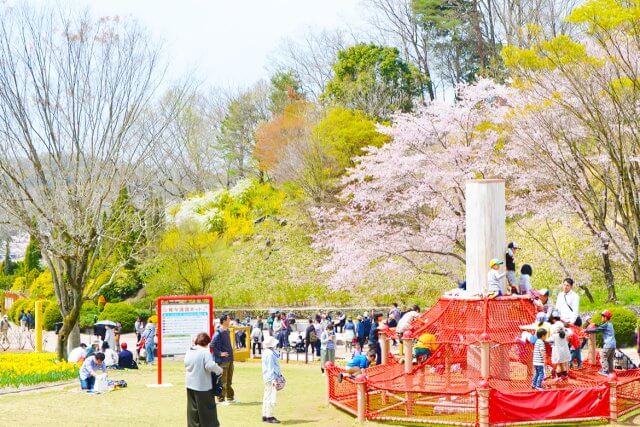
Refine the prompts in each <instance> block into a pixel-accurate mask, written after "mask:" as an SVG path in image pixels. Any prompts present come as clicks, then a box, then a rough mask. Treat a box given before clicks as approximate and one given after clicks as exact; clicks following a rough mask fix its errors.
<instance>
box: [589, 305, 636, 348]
mask: <svg viewBox="0 0 640 427" xmlns="http://www.w3.org/2000/svg"><path fill="white" fill-rule="evenodd" d="M607 309H608V310H609V311H611V314H613V316H612V317H611V323H613V330H614V331H615V333H616V345H617V346H618V347H628V346H633V345H634V344H635V340H634V338H635V337H634V334H635V332H636V325H637V324H638V318H637V316H636V314H635V313H634V312H633V311H631V310H629V309H628V308H624V307H611V308H607ZM603 310H604V309H601V310H598V311H596V312H595V313H594V315H593V317H592V319H591V322H593V323H596V324H600V322H601V319H602V318H601V317H600V313H601V312H602V311H603ZM596 343H597V345H598V347H601V346H602V334H598V336H597V341H596Z"/></svg>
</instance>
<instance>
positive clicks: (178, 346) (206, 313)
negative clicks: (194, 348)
mask: <svg viewBox="0 0 640 427" xmlns="http://www.w3.org/2000/svg"><path fill="white" fill-rule="evenodd" d="M160 307H161V308H160V309H161V311H162V315H161V319H162V320H161V321H162V325H161V328H160V331H161V333H162V354H163V355H165V354H185V353H186V352H187V350H188V349H189V347H191V345H192V344H193V340H194V339H195V337H196V336H197V335H198V334H199V333H200V332H207V333H208V332H209V329H210V328H209V325H210V323H211V312H210V307H209V304H207V303H205V304H203V303H193V304H182V303H172V302H164V303H162V305H161V306H160Z"/></svg>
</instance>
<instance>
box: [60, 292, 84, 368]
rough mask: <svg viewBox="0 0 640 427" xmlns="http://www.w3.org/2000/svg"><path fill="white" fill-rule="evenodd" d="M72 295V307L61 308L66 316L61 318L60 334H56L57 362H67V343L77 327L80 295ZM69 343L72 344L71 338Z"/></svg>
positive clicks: (80, 305) (79, 293)
mask: <svg viewBox="0 0 640 427" xmlns="http://www.w3.org/2000/svg"><path fill="white" fill-rule="evenodd" d="M74 294H75V295H74V298H73V300H72V306H71V307H61V308H62V311H63V312H66V313H67V314H66V315H64V316H63V318H62V328H61V329H60V332H58V344H57V347H56V352H57V354H58V359H59V360H67V355H68V353H67V345H68V344H67V342H69V339H70V337H71V336H72V335H73V334H74V331H73V330H74V329H75V328H77V326H78V317H80V308H81V307H82V293H81V292H74ZM64 303H65V301H62V304H64ZM78 333H79V331H78ZM78 338H79V336H78ZM71 342H73V338H71Z"/></svg>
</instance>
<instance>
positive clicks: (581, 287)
mask: <svg viewBox="0 0 640 427" xmlns="http://www.w3.org/2000/svg"><path fill="white" fill-rule="evenodd" d="M578 287H579V288H580V289H582V290H583V291H584V296H586V297H587V299H588V300H589V302H590V303H593V302H594V299H593V295H591V291H590V290H589V288H588V287H587V285H578Z"/></svg>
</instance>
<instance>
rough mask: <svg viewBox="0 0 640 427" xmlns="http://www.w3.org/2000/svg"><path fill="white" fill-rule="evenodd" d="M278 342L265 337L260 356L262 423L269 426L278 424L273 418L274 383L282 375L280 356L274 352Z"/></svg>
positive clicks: (275, 392)
mask: <svg viewBox="0 0 640 427" xmlns="http://www.w3.org/2000/svg"><path fill="white" fill-rule="evenodd" d="M277 345H278V340H277V339H275V338H274V337H267V338H266V339H265V340H264V347H265V349H264V354H263V355H262V381H263V382H264V395H263V396H262V421H264V422H265V423H270V424H280V421H278V419H277V418H276V417H274V416H273V413H274V410H275V407H276V396H277V394H278V390H277V389H276V381H277V379H278V378H279V377H280V376H281V375H282V372H281V371H280V354H279V353H278V352H277V351H276V346H277Z"/></svg>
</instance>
